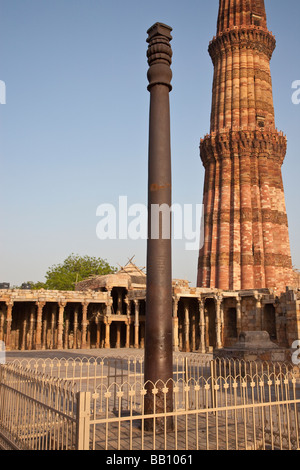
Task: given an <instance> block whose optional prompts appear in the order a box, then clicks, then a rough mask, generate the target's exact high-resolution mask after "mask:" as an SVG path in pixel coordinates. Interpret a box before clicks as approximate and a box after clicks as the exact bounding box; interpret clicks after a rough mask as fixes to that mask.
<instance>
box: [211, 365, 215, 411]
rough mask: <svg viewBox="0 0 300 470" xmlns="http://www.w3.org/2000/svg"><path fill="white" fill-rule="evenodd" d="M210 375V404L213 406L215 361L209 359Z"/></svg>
mask: <svg viewBox="0 0 300 470" xmlns="http://www.w3.org/2000/svg"><path fill="white" fill-rule="evenodd" d="M210 377H211V405H212V408H215V405H216V397H215V393H216V391H215V384H216V361H215V360H212V361H210Z"/></svg>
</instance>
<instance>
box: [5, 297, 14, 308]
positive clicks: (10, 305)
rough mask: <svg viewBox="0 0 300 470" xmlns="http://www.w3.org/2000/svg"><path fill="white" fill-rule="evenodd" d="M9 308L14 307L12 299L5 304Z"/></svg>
mask: <svg viewBox="0 0 300 470" xmlns="http://www.w3.org/2000/svg"><path fill="white" fill-rule="evenodd" d="M5 304H6V306H7V307H13V306H14V301H13V300H12V299H9V300H7V301H6V302H5Z"/></svg>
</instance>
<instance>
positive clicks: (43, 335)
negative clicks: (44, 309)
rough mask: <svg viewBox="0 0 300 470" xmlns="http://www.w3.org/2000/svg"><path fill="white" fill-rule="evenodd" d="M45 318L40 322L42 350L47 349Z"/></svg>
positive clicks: (46, 323)
mask: <svg viewBox="0 0 300 470" xmlns="http://www.w3.org/2000/svg"><path fill="white" fill-rule="evenodd" d="M47 326H48V322H47V317H46V316H45V318H44V320H43V321H42V333H43V334H42V349H47Z"/></svg>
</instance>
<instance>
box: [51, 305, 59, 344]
mask: <svg viewBox="0 0 300 470" xmlns="http://www.w3.org/2000/svg"><path fill="white" fill-rule="evenodd" d="M56 311H57V305H56V303H54V304H53V305H52V309H51V325H50V344H49V347H50V349H55V347H56V344H55V343H56V340H55V325H56Z"/></svg>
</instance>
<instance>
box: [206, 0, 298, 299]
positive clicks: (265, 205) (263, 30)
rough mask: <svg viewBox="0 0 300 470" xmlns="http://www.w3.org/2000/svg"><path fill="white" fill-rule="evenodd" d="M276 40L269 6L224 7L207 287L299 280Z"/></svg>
mask: <svg viewBox="0 0 300 470" xmlns="http://www.w3.org/2000/svg"><path fill="white" fill-rule="evenodd" d="M275 45H276V41H275V38H274V36H273V34H272V33H271V32H270V31H268V28H267V20H266V11H265V5H264V0H220V5H219V16H218V24H217V35H216V36H215V37H214V38H213V40H212V41H211V42H210V44H209V53H210V56H211V59H212V62H213V65H214V80H213V96H212V110H211V129H210V134H209V135H207V136H206V137H205V138H204V139H202V140H201V144H200V154H201V159H202V162H203V165H204V168H205V182H204V196H203V204H204V214H205V220H204V246H203V247H202V248H201V250H200V254H199V264H198V280H197V285H198V286H199V287H211V288H214V287H215V288H219V289H224V290H240V289H259V288H265V287H270V288H273V287H276V288H277V289H278V291H282V290H285V286H287V285H290V283H291V281H292V262H291V255H290V244H289V233H288V221H287V215H286V207H285V199H284V189H283V183H282V174H281V166H282V164H283V160H284V157H285V154H286V137H285V136H284V135H283V133H282V132H278V131H277V129H276V128H275V118H274V106H273V96H272V81H271V73H270V60H271V57H272V54H273V51H274V49H275Z"/></svg>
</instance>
